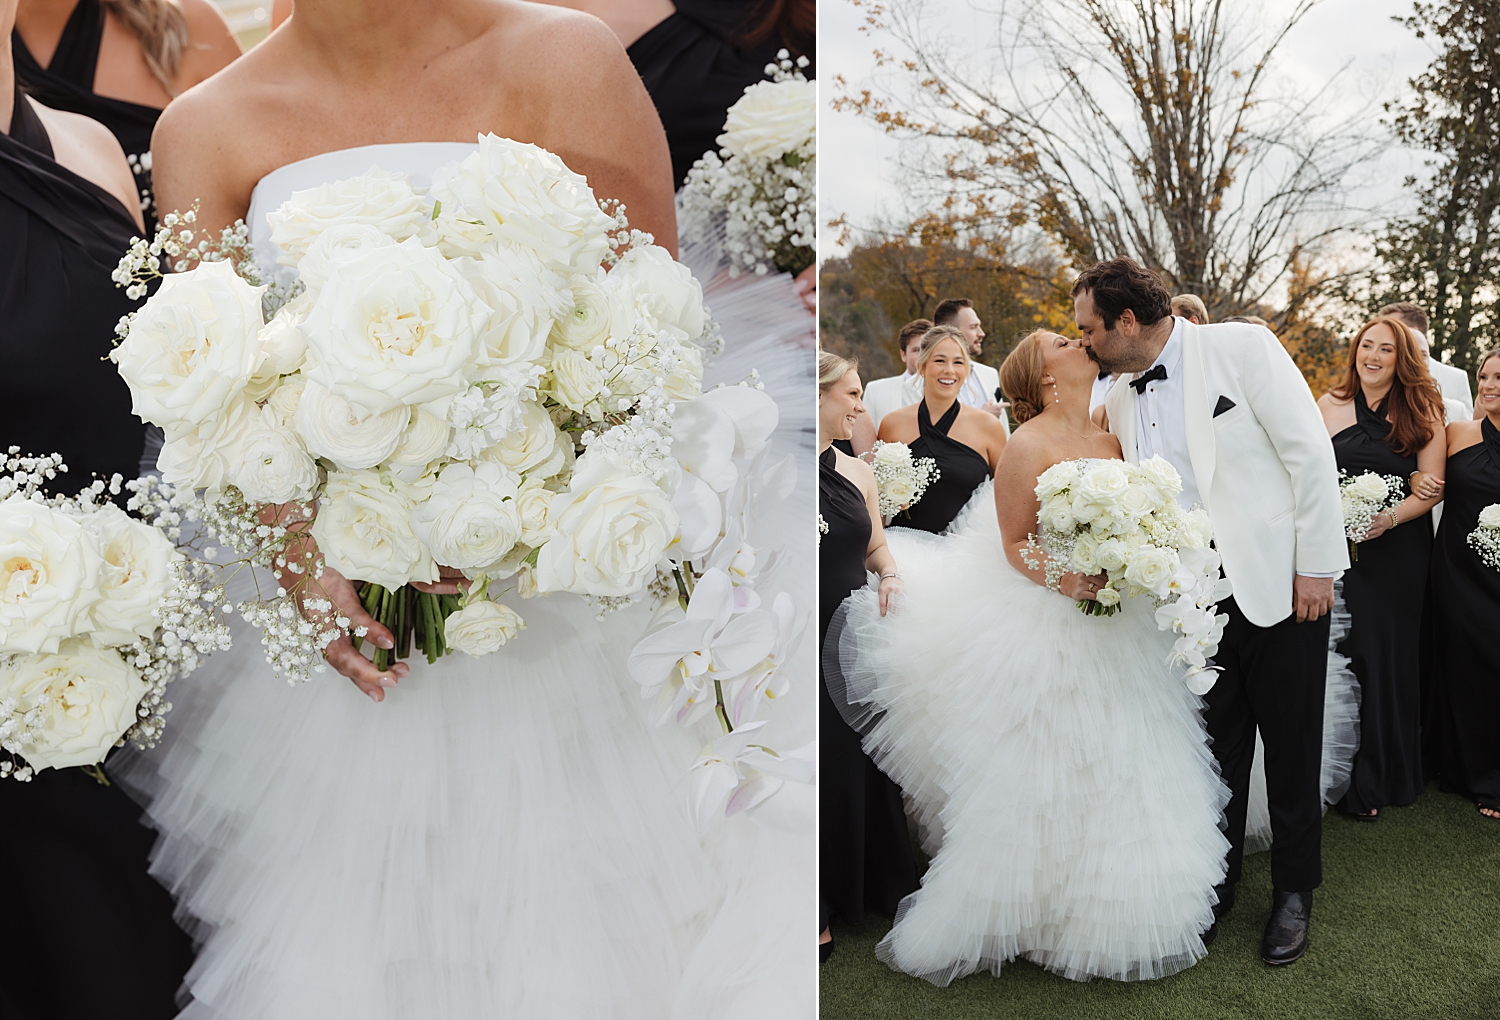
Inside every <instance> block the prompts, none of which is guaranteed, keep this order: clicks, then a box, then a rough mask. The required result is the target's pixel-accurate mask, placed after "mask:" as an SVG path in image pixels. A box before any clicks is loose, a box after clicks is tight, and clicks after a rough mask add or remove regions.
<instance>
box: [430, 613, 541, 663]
mask: <svg viewBox="0 0 1500 1020" xmlns="http://www.w3.org/2000/svg"><path fill="white" fill-rule="evenodd" d="M525 629H526V621H524V620H522V619H521V617H520V616H518V615H517V614H516V611H515V610H514V609H512V608H510V607H509V606H502V605H501V604H500V603H498V602H490V601H489V600H488V599H486V600H483V601H480V602H470V603H469V604H468V605H466V606H464V607H463V608H462V609H459V610H456V611H454V612H452V613H450V614H449V615H448V619H446V620H445V621H443V640H444V642H446V644H447V645H448V647H449V648H452V649H453V650H455V651H459V652H463V653H464V654H465V655H476V656H477V655H489V654H490V653H491V652H493V651H496V650H497V649H499V648H500V647H501V646H502V645H504V644H505V643H506V642H507V641H509V640H510V639H511V638H513V637H515V636H516V635H517V634H519V633H520V632H521V631H523V630H525Z"/></svg>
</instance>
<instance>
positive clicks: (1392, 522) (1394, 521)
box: [1386, 507, 1401, 528]
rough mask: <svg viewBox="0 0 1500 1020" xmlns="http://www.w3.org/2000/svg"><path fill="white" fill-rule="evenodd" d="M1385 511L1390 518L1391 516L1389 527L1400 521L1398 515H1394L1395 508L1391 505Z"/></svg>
mask: <svg viewBox="0 0 1500 1020" xmlns="http://www.w3.org/2000/svg"><path fill="white" fill-rule="evenodd" d="M1386 513H1387V514H1389V515H1390V518H1391V527H1393V528H1394V527H1395V526H1396V525H1398V524H1400V523H1401V518H1399V517H1397V516H1396V508H1395V507H1391V508H1390V509H1389V510H1387V511H1386Z"/></svg>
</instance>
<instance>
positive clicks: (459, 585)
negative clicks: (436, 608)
mask: <svg viewBox="0 0 1500 1020" xmlns="http://www.w3.org/2000/svg"><path fill="white" fill-rule="evenodd" d="M411 586H412V587H413V588H415V589H417V591H425V592H426V593H427V594H429V595H457V594H458V593H459V592H461V591H468V590H469V579H468V578H467V577H465V576H464V574H463V571H462V570H454V569H453V568H452V567H438V579H437V580H436V581H413V582H412V583H411Z"/></svg>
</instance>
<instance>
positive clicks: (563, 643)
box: [113, 144, 816, 1020]
mask: <svg viewBox="0 0 1500 1020" xmlns="http://www.w3.org/2000/svg"><path fill="white" fill-rule="evenodd" d="M474 148H475V146H472V145H456V144H412V145H381V146H371V147H366V148H362V149H355V150H346V151H342V152H332V153H327V154H325V155H321V156H316V157H313V158H311V159H307V160H303V161H301V162H298V163H294V164H290V165H288V166H285V167H282V168H281V169H279V170H277V171H275V172H273V173H271V174H269V175H267V176H266V177H265V178H264V179H262V180H261V182H260V183H259V184H258V185H257V187H256V189H255V193H254V196H253V199H252V203H251V218H250V225H251V236H252V240H253V241H254V242H255V244H256V247H257V252H258V253H259V255H260V260H261V262H262V264H263V266H265V267H266V268H268V269H269V268H271V266H270V263H272V262H273V261H274V254H272V252H271V251H269V250H268V247H267V246H268V241H267V235H268V227H267V223H266V220H265V214H266V213H267V212H268V211H270V210H273V209H275V208H276V207H277V206H279V205H280V204H281V202H282V201H284V200H285V199H286V198H287V197H289V196H290V194H291V192H292V191H294V190H300V189H303V188H308V187H313V186H316V185H317V184H319V183H322V182H325V181H331V180H338V179H342V178H345V177H349V176H353V175H356V174H360V173H364V172H365V171H367V170H368V169H370V168H371V166H375V165H378V166H380V167H381V168H383V169H386V170H398V171H403V172H410V173H413V174H415V176H416V178H417V180H418V183H422V184H425V183H427V181H428V179H429V178H430V175H431V174H432V172H433V171H434V169H436V168H438V167H439V166H441V165H443V164H445V163H447V162H449V161H451V160H454V159H459V158H462V157H463V156H466V155H467V154H468V153H469V152H471V151H473V150H474ZM268 256H269V257H268ZM695 268H696V269H697V270H698V271H699V272H700V273H702V274H704V275H702V276H700V278H701V279H703V280H704V282H705V284H706V292H707V300H708V303H709V305H710V307H711V308H712V309H713V310H714V312H715V313H716V317H717V318H719V319H720V321H721V322H722V323H723V324H724V327H725V334H726V337H727V339H728V344H729V350H730V351H731V352H732V354H730V355H728V356H726V357H725V358H724V359H722V360H721V362H720V363H719V364H718V366H716V367H714V368H711V369H710V373H709V382H710V384H711V383H713V382H717V381H726V382H736V381H738V380H739V379H740V378H742V377H743V374H744V372H743V371H742V370H741V366H742V365H744V366H746V370H747V369H748V366H749V365H752V364H753V365H759V366H761V369H762V373H763V375H764V376H765V377H766V378H767V379H768V380H770V382H771V386H770V389H771V390H772V395H773V396H775V397H776V398H777V399H778V401H779V402H780V403H781V406H782V408H783V412H784V413H785V410H786V409H789V408H800V407H801V406H802V405H810V403H811V402H810V401H809V400H808V399H807V397H806V394H807V393H808V392H810V387H811V380H812V366H811V356H810V349H811V343H810V341H809V339H808V337H809V336H810V332H811V322H812V320H811V317H810V316H808V315H807V314H806V313H805V312H804V311H803V310H802V309H801V308H800V307H799V305H798V299H797V298H796V296H795V295H794V294H793V293H792V290H791V287H790V284H789V283H787V282H786V281H785V280H781V281H769V282H771V283H773V284H776V285H778V286H779V289H778V290H776V291H774V292H772V291H769V290H764V289H763V290H762V291H761V293H760V297H759V299H758V304H760V305H765V304H766V303H767V302H768V301H769V302H770V303H771V304H775V305H778V307H779V308H780V309H781V311H780V312H779V313H778V312H776V311H774V310H773V311H771V312H765V311H764V310H762V312H761V313H760V315H759V318H758V320H757V321H756V322H754V323H752V324H751V325H752V327H753V328H752V331H751V332H750V333H749V335H746V334H745V332H744V331H743V330H740V329H738V328H737V325H736V323H735V322H734V321H733V320H732V319H731V318H730V317H729V316H726V315H725V314H724V310H723V308H722V307H721V306H722V304H724V302H719V303H717V304H716V298H715V294H716V288H715V283H714V279H715V274H714V273H713V272H712V271H711V270H712V269H713V268H714V267H701V266H700V267H695ZM706 270H707V271H706ZM724 279H725V280H727V277H724ZM721 296H724V297H726V298H738V297H739V294H738V292H737V291H736V292H734V293H730V294H727V295H721ZM783 422H784V424H783V426H782V428H781V430H780V432H779V434H778V436H777V437H776V443H777V444H778V446H779V447H780V448H781V450H782V451H784V452H794V451H804V450H805V452H806V461H807V462H810V460H811V455H812V447H811V440H810V437H809V436H807V435H806V434H805V432H804V431H801V430H799V428H798V425H799V422H798V421H796V420H792V421H790V422H788V421H787V419H786V418H784V419H783ZM780 514H781V516H780V517H779V518H778V519H777V520H775V521H771V522H767V527H768V528H769V529H771V533H772V534H774V535H775V537H776V539H777V543H778V544H783V545H785V546H786V547H787V548H788V552H789V553H790V555H789V556H788V557H786V560H785V562H787V563H788V564H796V563H799V562H801V563H806V562H809V561H810V560H811V558H812V556H813V553H814V550H813V545H814V537H813V534H812V529H811V527H810V526H808V525H807V523H806V522H809V521H811V519H812V515H813V510H812V496H811V495H810V493H809V491H808V487H807V485H806V484H803V485H800V486H799V487H798V489H797V491H796V493H795V494H794V495H793V496H792V498H790V499H788V500H787V501H786V505H785V506H783V507H781V508H780ZM780 581H781V587H782V588H783V589H786V590H793V592H794V594H795V596H796V597H797V598H798V600H799V601H800V602H801V604H802V605H804V606H809V607H810V605H811V598H812V597H813V596H812V584H811V578H809V577H807V576H806V574H805V572H804V573H798V572H797V571H796V570H795V568H794V567H793V568H791V569H784V571H783V575H782V576H781V578H780ZM771 591H772V594H771V595H768V596H767V597H768V598H770V597H774V591H775V588H772V589H771ZM520 608H521V611H522V613H523V615H524V616H525V618H526V622H527V630H526V631H525V633H524V634H523V635H522V636H521V639H520V640H517V641H515V642H513V643H512V644H511V645H509V646H507V647H506V648H505V649H503V650H502V651H501V652H500V653H497V654H494V655H491V656H487V657H485V658H482V659H473V658H469V657H468V656H465V655H461V654H455V655H450V656H448V657H447V658H445V659H442V660H440V661H439V663H438V664H437V665H435V666H428V665H427V664H426V662H425V661H419V662H416V663H415V664H414V665H413V667H412V672H411V675H410V676H409V677H408V678H407V679H406V680H404V681H402V683H401V684H400V686H399V687H398V688H396V689H395V690H392V691H390V692H389V693H388V695H387V697H386V700H385V702H384V704H380V705H377V704H374V703H372V702H371V701H370V700H369V699H368V698H366V697H365V696H364V695H362V694H361V693H360V692H359V691H358V690H357V689H356V688H355V687H354V686H353V685H352V684H351V683H349V682H348V681H347V680H345V679H343V678H342V677H339V676H337V675H335V674H333V673H332V672H329V673H325V674H321V675H317V676H315V677H314V679H313V681H312V682H311V683H308V684H304V685H301V686H298V687H288V686H287V684H286V683H285V682H283V681H281V680H278V679H276V678H275V677H274V676H272V674H271V673H270V671H269V669H268V668H267V667H266V666H265V664H264V662H263V661H262V658H261V650H260V643H259V640H258V635H257V634H256V633H255V632H254V631H251V630H250V629H249V628H248V627H246V626H245V625H244V624H239V623H238V622H237V623H236V627H235V646H234V648H233V649H232V650H231V651H229V652H227V653H221V654H218V655H215V656H214V657H213V658H212V659H211V660H210V661H209V663H208V664H207V665H206V666H205V667H204V668H202V669H200V670H199V671H198V672H197V673H195V674H194V675H193V676H192V677H191V678H190V679H189V680H187V681H184V682H183V683H182V684H181V685H180V686H178V687H176V688H174V690H173V700H174V701H175V702H176V708H175V709H174V711H173V712H172V715H171V717H170V722H169V725H168V728H167V735H166V740H165V742H164V743H163V745H162V746H161V747H159V748H157V749H156V750H154V751H151V752H146V753H143V754H134V755H132V756H130V757H129V758H128V759H127V760H126V761H124V762H122V763H121V765H120V766H119V767H118V768H116V769H113V771H114V772H115V774H116V775H117V776H118V777H119V778H120V779H121V780H122V781H123V782H124V783H125V784H126V786H127V788H129V789H130V790H131V791H132V792H133V793H135V794H136V795H137V796H138V797H139V798H140V799H141V800H142V802H143V803H145V804H146V805H147V811H148V820H149V822H150V823H151V824H152V825H154V826H155V827H156V828H157V829H158V830H159V832H160V839H159V841H158V845H157V848H156V852H155V858H154V864H153V868H152V872H153V874H154V875H155V876H156V877H157V878H158V879H159V880H160V881H162V883H163V884H165V885H166V886H167V888H168V889H169V890H171V892H172V893H173V895H174V896H175V897H176V898H177V902H178V905H179V909H180V915H181V918H182V920H183V922H184V924H186V925H187V926H189V928H190V930H191V931H192V933H193V934H194V936H195V937H196V938H197V939H198V940H200V942H201V948H200V951H199V956H198V960H197V963H196V964H195V965H194V966H193V968H192V970H191V972H190V973H189V975H188V980H187V987H188V991H190V992H191V995H192V1002H191V1003H190V1004H189V1005H188V1006H187V1007H186V1008H185V1010H184V1012H183V1013H182V1014H181V1017H182V1018H184V1020H210V1018H212V1020H231V1018H232V1020H304V1018H305V1020H344V1018H348V1020H544V1018H546V1020H553V1018H555V1020H584V1018H589V1020H594V1018H620V1020H625V1018H642V1020H646V1018H650V1020H661V1018H668V1017H671V1018H682V1020H708V1018H731V1017H734V1018H738V1017H747V1018H748V1017H751V1016H754V1017H812V1016H813V1015H814V1013H815V1009H816V1006H815V1003H816V987H815V981H816V964H815V963H814V962H813V945H814V940H813V934H814V931H815V928H816V925H815V923H814V922H815V913H816V911H815V906H814V903H815V893H814V882H815V879H814V875H815V865H814V836H813V833H812V829H811V819H810V817H805V824H804V825H803V826H802V828H801V830H800V831H794V832H780V831H772V830H769V829H766V828H762V827H760V826H757V825H756V824H754V823H753V822H750V821H749V820H747V819H746V818H745V817H743V816H738V817H735V818H732V819H729V820H728V822H727V824H721V825H720V827H719V828H718V829H717V830H716V831H714V832H713V833H711V834H710V835H709V836H708V837H706V838H700V837H698V836H697V835H696V834H695V832H694V830H693V828H692V827H691V825H690V824H689V821H688V817H687V811H686V808H685V804H684V800H685V796H684V789H683V784H682V778H683V776H684V774H685V772H686V771H687V768H688V766H689V765H691V763H692V761H693V759H694V757H695V756H696V754H697V752H698V750H699V748H700V741H701V739H702V735H701V734H688V733H685V732H682V731H680V730H676V729H660V730H652V729H648V728H647V727H646V725H645V723H644V721H643V716H644V713H645V708H646V706H647V703H646V702H644V701H642V699H641V697H640V695H639V689H638V688H637V687H636V686H635V685H634V684H633V683H632V682H631V681H630V679H629V677H628V676H627V674H626V672H625V670H624V668H623V662H624V657H625V654H626V652H627V651H628V650H629V649H630V648H631V647H632V645H633V644H634V642H635V640H637V638H638V637H639V636H640V634H641V633H642V631H643V625H644V622H645V616H644V614H645V612H646V610H645V608H644V607H635V608H632V609H630V610H626V611H624V612H620V613H615V614H611V615H609V616H608V617H606V618H605V619H604V620H603V621H598V620H596V619H595V614H594V611H593V610H592V609H590V608H589V607H588V606H587V605H585V604H584V603H583V601H582V600H580V599H578V598H576V597H573V596H567V595H564V596H556V595H554V596H549V597H546V598H538V599H532V600H528V601H526V602H524V603H522V604H521V606H520ZM809 640H810V638H809ZM810 654H811V653H810V650H809V651H808V652H807V655H806V656H805V657H808V658H810ZM813 682H814V681H813V680H812V679H811V672H810V671H809V675H808V676H807V677H799V678H797V681H796V682H795V686H794V688H793V690H792V692H791V694H790V695H789V697H788V701H787V703H786V704H784V705H779V706H778V711H777V712H776V713H774V715H773V718H772V721H771V723H770V725H769V726H768V727H767V728H766V730H765V731H764V732H765V733H766V740H767V742H768V743H770V744H772V745H773V746H776V747H779V748H785V749H792V748H796V747H799V746H801V745H804V744H808V743H809V742H810V741H811V740H812V739H813V736H814V734H813V727H814V724H813V722H812V719H813V707H812V706H813V698H812V695H813V689H812V687H811V684H812V683H813ZM773 730H775V731H776V732H774V733H773V732H772V731H773ZM778 796H780V795H778ZM794 796H795V793H794ZM807 802H808V803H809V804H810V803H811V802H812V794H811V789H810V788H808V791H807Z"/></svg>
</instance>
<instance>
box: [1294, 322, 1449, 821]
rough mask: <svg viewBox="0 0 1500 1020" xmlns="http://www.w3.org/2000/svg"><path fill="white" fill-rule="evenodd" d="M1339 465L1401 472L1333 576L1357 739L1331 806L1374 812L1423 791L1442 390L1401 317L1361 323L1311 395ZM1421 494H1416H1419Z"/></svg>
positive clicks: (1370, 815) (1366, 814)
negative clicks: (1355, 693) (1328, 378)
mask: <svg viewBox="0 0 1500 1020" xmlns="http://www.w3.org/2000/svg"><path fill="white" fill-rule="evenodd" d="M1318 409H1319V410H1320V411H1322V412H1323V422H1324V424H1325V425H1326V426H1327V427H1328V434H1329V435H1330V436H1332V437H1333V450H1334V455H1335V457H1336V458H1337V459H1338V465H1339V469H1340V471H1342V472H1346V473H1348V474H1349V475H1359V474H1363V473H1365V472H1367V471H1373V472H1375V473H1376V474H1379V475H1394V476H1396V477H1397V478H1401V479H1403V480H1410V479H1411V478H1412V476H1413V475H1414V474H1416V473H1417V472H1418V471H1420V472H1422V474H1423V475H1424V476H1426V477H1425V478H1421V479H1418V482H1417V484H1418V492H1416V493H1414V492H1412V491H1411V487H1410V483H1409V481H1404V482H1403V491H1404V492H1405V493H1406V498H1405V499H1403V500H1402V501H1401V502H1400V503H1398V504H1397V505H1396V506H1394V507H1392V508H1391V509H1390V510H1389V511H1387V512H1383V513H1380V514H1377V515H1376V516H1375V520H1374V522H1373V524H1372V525H1371V527H1370V530H1369V532H1368V534H1367V536H1366V538H1365V540H1364V541H1362V542H1360V543H1359V546H1358V549H1357V551H1356V554H1355V555H1354V556H1352V557H1350V559H1351V563H1350V567H1349V570H1348V572H1347V573H1345V574H1344V578H1343V595H1344V602H1345V605H1346V606H1347V607H1348V610H1349V617H1350V627H1349V634H1348V636H1347V637H1346V638H1345V639H1344V640H1343V641H1342V642H1341V643H1340V644H1339V646H1338V648H1337V649H1336V651H1338V652H1339V653H1340V654H1342V655H1346V656H1348V657H1349V659H1350V668H1351V669H1353V671H1354V675H1355V677H1356V678H1357V679H1358V680H1359V687H1360V709H1359V750H1358V751H1357V752H1356V753H1355V755H1354V765H1353V772H1352V774H1351V776H1350V783H1349V789H1348V792H1347V793H1345V794H1344V797H1343V799H1342V800H1340V801H1339V804H1338V807H1339V809H1340V810H1342V811H1344V812H1345V813H1347V814H1348V815H1350V816H1351V817H1353V818H1357V819H1359V820H1361V821H1371V822H1372V821H1374V820H1375V819H1376V818H1377V817H1379V814H1380V809H1381V808H1383V807H1387V806H1392V805H1393V806H1397V807H1400V806H1403V805H1406V804H1410V803H1411V802H1412V801H1414V800H1416V799H1417V795H1418V794H1420V793H1421V792H1422V784H1423V777H1422V753H1421V752H1422V742H1421V732H1422V718H1421V705H1422V700H1421V638H1422V605H1423V598H1424V595H1425V590H1426V579H1427V572H1428V566H1429V561H1430V557H1431V554H1432V525H1431V520H1430V518H1428V516H1427V514H1428V512H1429V511H1431V510H1432V508H1433V506H1435V505H1436V504H1437V502H1438V499H1439V498H1441V490H1442V478H1443V465H1444V461H1445V459H1446V455H1445V450H1446V437H1445V436H1444V433H1443V424H1442V423H1443V398H1442V395H1441V394H1440V393H1439V392H1438V389H1437V386H1436V385H1435V384H1434V383H1433V381H1432V377H1431V376H1430V375H1428V374H1427V366H1426V361H1425V358H1424V357H1423V355H1422V352H1421V348H1419V347H1418V346H1417V343H1416V339H1415V338H1414V337H1413V336H1412V334H1411V330H1410V329H1409V328H1408V327H1407V326H1406V324H1405V323H1403V322H1402V321H1401V320H1400V319H1395V318H1388V317H1382V318H1378V319H1374V320H1372V321H1370V322H1367V323H1365V325H1364V326H1362V327H1361V328H1360V330H1359V332H1358V333H1356V334H1355V336H1354V340H1353V342H1351V343H1350V345H1349V364H1348V367H1347V369H1346V370H1345V373H1344V380H1343V382H1341V383H1340V384H1339V385H1338V386H1336V387H1334V388H1333V389H1332V390H1330V391H1329V392H1328V393H1325V394H1324V395H1323V397H1322V399H1321V400H1319V401H1318ZM1424 496H1425V497H1428V498H1423V497H1424Z"/></svg>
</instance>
